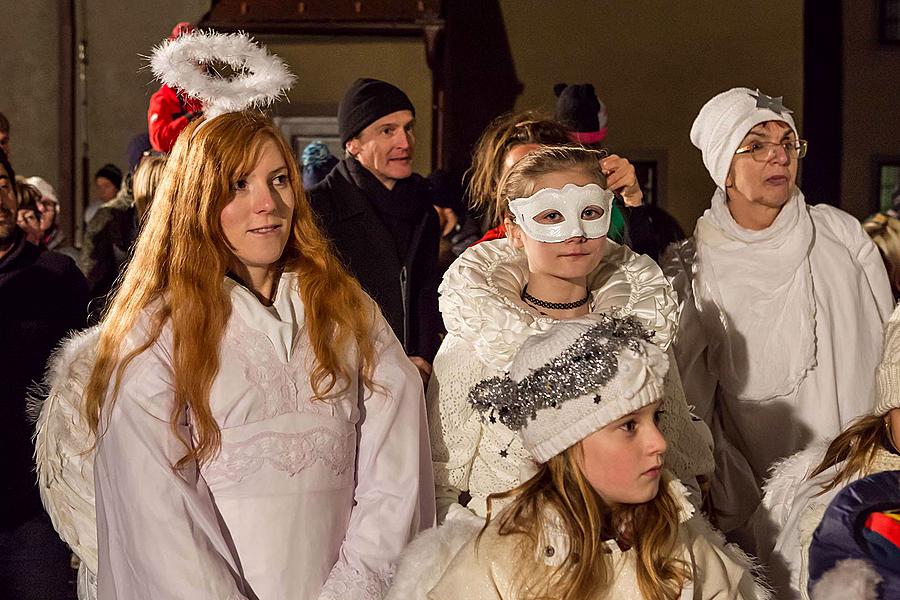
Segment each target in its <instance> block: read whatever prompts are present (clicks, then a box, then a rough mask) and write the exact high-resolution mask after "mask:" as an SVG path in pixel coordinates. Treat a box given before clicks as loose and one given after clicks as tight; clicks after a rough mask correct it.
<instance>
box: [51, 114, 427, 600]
mask: <svg viewBox="0 0 900 600" xmlns="http://www.w3.org/2000/svg"><path fill="white" fill-rule="evenodd" d="M54 377H58V379H57V380H56V381H53V382H51V383H53V384H54V386H53V393H51V395H50V398H49V399H48V401H47V404H45V406H44V408H43V411H42V415H41V421H40V424H39V433H38V461H39V463H40V465H41V481H42V486H41V488H42V493H43V495H44V500H45V505H46V506H47V508H48V512H49V513H50V514H51V515H52V516H53V519H54V524H55V525H56V527H57V529H58V530H59V531H60V532H61V534H62V537H63V538H64V539H66V541H69V542H70V544H72V546H73V547H74V548H75V549H76V551H77V552H79V555H80V556H82V558H83V559H84V561H85V563H86V564H87V568H88V571H89V574H90V575H93V574H94V573H96V579H97V581H98V584H99V585H98V590H97V591H98V597H99V598H101V599H104V600H107V599H109V600H112V599H115V598H147V599H150V598H153V599H156V598H192V599H198V600H199V599H210V600H212V599H216V600H222V599H228V600H239V599H257V598H258V599H260V600H263V599H270V598H271V599H274V598H297V599H302V600H331V599H334V600H336V599H337V598H340V599H342V600H344V599H358V600H380V599H381V598H382V595H383V593H384V592H385V590H386V589H387V586H388V585H389V583H390V579H391V576H392V573H393V568H394V564H395V562H396V560H397V557H398V556H399V553H400V551H401V549H402V548H403V547H404V546H405V545H406V543H407V542H408V541H409V539H410V538H411V537H412V536H413V535H415V533H416V532H417V531H418V530H419V529H420V528H424V527H428V526H429V525H430V524H431V523H433V521H434V505H433V496H432V490H433V483H432V478H431V469H430V460H429V458H430V457H429V452H428V443H427V441H426V439H425V435H426V434H427V432H426V427H425V424H424V423H425V415H424V409H423V401H424V398H423V397H422V391H421V380H420V378H419V376H418V374H417V372H416V369H415V367H413V366H412V364H411V363H410V362H409V360H408V359H407V358H406V356H405V354H404V352H403V349H402V347H401V346H400V344H399V342H398V341H397V338H396V337H395V336H394V335H393V333H392V332H391V329H390V327H389V326H388V325H387V323H386V322H385V320H384V318H383V317H382V316H381V315H380V313H379V311H378V310H377V307H376V305H375V304H374V303H373V302H372V300H371V299H370V298H369V297H368V296H366V295H365V294H364V292H363V291H362V289H361V288H360V287H359V284H358V283H356V281H355V280H353V279H352V278H351V277H350V276H349V275H348V274H347V273H346V271H345V270H344V269H343V268H342V267H341V266H340V263H339V262H338V260H337V258H336V257H335V256H334V254H333V253H332V251H331V249H330V246H329V244H328V242H327V240H326V239H325V238H324V237H323V236H322V234H321V233H320V231H319V230H318V228H317V226H316V224H315V219H314V217H313V214H312V211H311V209H310V207H309V205H308V203H307V201H306V198H305V196H304V194H303V191H302V187H301V179H300V174H299V171H298V168H297V164H296V161H295V160H294V158H293V156H292V154H291V150H290V146H289V145H288V144H287V143H286V142H285V141H284V139H283V138H282V137H281V135H280V134H279V133H278V131H277V129H276V128H275V127H274V125H273V124H272V122H271V121H270V120H269V119H268V118H266V117H264V116H263V115H261V114H259V113H252V112H232V113H226V114H223V115H220V116H217V117H213V118H208V119H205V120H198V121H195V122H194V123H192V124H191V125H189V126H188V128H187V129H186V130H185V132H184V133H183V134H182V135H181V137H180V138H179V140H178V142H177V143H176V145H175V148H174V150H173V153H172V155H171V156H170V158H169V160H168V163H167V166H166V170H165V172H164V175H163V179H162V182H161V185H160V188H159V190H158V192H157V194H156V195H155V197H154V202H153V206H152V209H151V210H150V211H149V213H148V219H147V222H146V225H145V228H144V230H143V231H142V233H141V235H140V237H139V239H138V242H137V246H136V249H135V253H134V259H133V261H132V262H131V264H130V266H129V268H128V270H127V272H126V273H125V276H124V279H123V280H122V283H121V285H120V287H119V290H118V292H117V293H116V295H115V297H114V299H113V300H112V302H111V304H110V306H109V309H108V312H107V314H106V315H105V317H104V319H103V321H102V323H101V325H100V326H99V330H93V331H91V332H90V333H88V334H87V336H86V337H85V338H83V339H79V340H76V342H73V344H71V345H70V346H68V347H67V348H66V349H64V351H63V355H62V356H61V357H60V358H58V360H57V362H56V364H55V373H54ZM82 388H83V389H82ZM82 391H83V399H82V395H81V392H82ZM82 403H83V405H82ZM79 412H82V413H83V414H86V420H87V422H86V424H85V423H84V422H83V419H82V417H81V416H80V415H79ZM94 442H95V443H94ZM79 444H80V446H79ZM84 450H88V453H87V454H84V453H83V451H84ZM76 467H77V468H78V471H75V468H76ZM86 483H87V484H88V485H85V484H86ZM91 484H93V485H91ZM94 491H95V492H96V496H94V494H93V492H94ZM75 500H77V502H75ZM94 501H96V528H95V529H93V530H92V528H91V525H93V511H94ZM388 517H389V518H388ZM94 536H96V537H94Z"/></svg>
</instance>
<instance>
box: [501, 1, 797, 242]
mask: <svg viewBox="0 0 900 600" xmlns="http://www.w3.org/2000/svg"><path fill="white" fill-rule="evenodd" d="M501 7H502V9H503V14H504V19H505V21H506V28H507V33H508V35H509V42H510V46H511V48H512V53H513V60H514V61H515V66H516V72H517V74H518V77H519V80H520V81H522V82H523V83H524V84H525V90H524V93H523V94H522V96H521V97H520V98H519V101H518V103H517V108H534V107H539V106H543V107H545V108H547V109H549V110H552V109H553V105H554V102H555V98H554V96H553V84H554V83H557V82H566V83H570V84H571V83H587V82H590V83H593V84H594V86H595V88H597V91H598V94H599V96H600V98H601V99H602V100H603V101H604V102H605V103H606V104H607V107H608V110H609V127H610V133H609V138H608V143H609V145H610V147H611V148H612V149H614V150H615V151H618V152H620V153H622V154H625V155H626V156H633V157H635V158H641V157H644V156H646V157H647V158H653V157H654V156H666V157H667V161H666V164H665V165H661V167H662V169H663V170H662V172H661V174H660V175H661V179H662V181H661V184H662V187H663V190H662V192H663V194H664V197H663V199H662V200H663V206H664V207H665V208H666V209H667V210H669V211H670V212H671V213H672V214H673V215H674V216H675V217H676V218H677V219H678V220H679V221H680V222H681V224H682V226H683V227H685V229H686V230H687V231H691V230H692V229H693V225H694V222H695V221H696V219H697V217H698V216H700V214H701V213H702V211H703V210H704V209H705V208H706V207H707V206H708V202H709V198H710V196H711V194H712V191H713V189H714V185H713V183H712V180H711V179H710V178H709V175H708V173H707V172H706V170H705V169H704V168H703V164H702V162H701V159H700V152H699V151H698V150H697V149H696V148H694V146H693V145H692V144H691V143H690V140H689V138H688V134H689V132H690V127H691V123H692V121H693V119H694V117H695V116H696V114H697V112H698V111H699V110H700V107H701V106H702V105H703V103H704V102H705V101H706V100H708V99H709V98H711V97H712V96H713V95H715V94H716V93H718V92H720V91H723V90H725V89H728V88H731V87H735V86H747V87H754V88H755V87H759V88H760V89H761V90H763V91H765V92H766V93H768V94H770V95H774V96H784V98H785V100H784V101H785V104H786V105H787V106H788V107H790V108H792V109H793V110H794V116H795V117H798V118H800V119H801V120H802V114H801V110H800V109H801V108H802V106H801V105H802V102H803V2H802V1H801V0H761V1H759V2H721V1H718V0H694V1H692V2H677V3H675V2H663V1H661V0H605V1H604V2H583V1H580V0H557V1H556V2H545V1H543V0H501Z"/></svg>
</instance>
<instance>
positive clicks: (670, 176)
mask: <svg viewBox="0 0 900 600" xmlns="http://www.w3.org/2000/svg"><path fill="white" fill-rule="evenodd" d="M870 1H871V2H874V0H870ZM83 2H84V6H85V8H86V15H87V18H86V32H87V36H88V40H89V44H88V59H89V65H88V71H87V75H88V95H87V100H88V112H87V131H88V134H89V144H90V165H91V169H92V170H96V169H97V168H98V167H99V166H100V165H102V164H103V163H105V162H114V163H116V164H119V165H123V164H124V160H125V159H124V153H125V148H126V145H127V143H128V140H129V139H130V137H131V136H132V135H133V134H134V133H137V132H139V131H142V130H143V129H144V128H145V126H146V121H145V119H146V115H145V113H146V107H147V101H148V99H149V97H150V94H151V93H152V92H153V91H154V90H155V89H156V87H157V86H156V85H155V84H153V83H151V75H150V73H149V72H148V71H146V70H141V68H142V66H143V65H144V64H145V62H144V61H143V60H142V59H141V58H140V57H139V55H141V54H147V53H148V52H149V51H150V49H151V48H152V46H153V45H154V44H155V43H158V42H159V41H160V40H162V39H163V38H165V36H166V35H167V34H168V32H169V30H170V28H171V26H172V25H173V24H174V23H175V22H177V21H179V20H196V19H198V18H199V17H200V16H201V15H202V14H203V13H204V12H205V11H206V10H207V9H208V7H209V2H208V0H160V1H157V2H133V1H129V2H121V1H118V0H83ZM500 4H501V8H502V11H503V14H504V17H505V20H506V26H507V32H508V35H509V42H510V46H511V49H512V54H513V60H514V61H515V66H516V71H517V74H518V77H519V79H520V80H521V81H522V82H523V83H524V84H525V89H524V93H523V94H522V96H521V97H520V98H519V101H518V103H517V108H526V107H537V106H543V107H545V108H548V109H552V106H553V102H554V98H553V93H552V86H553V84H554V83H556V82H559V81H566V82H568V83H582V82H592V83H594V85H595V86H596V87H597V89H598V91H599V92H600V95H601V98H602V99H603V100H604V102H606V103H607V105H608V107H609V113H610V138H609V143H610V145H611V146H612V147H613V148H614V149H615V150H617V151H620V152H621V153H623V154H627V155H630V156H634V157H637V158H641V157H648V158H653V157H662V158H663V159H664V162H663V163H662V164H661V166H662V167H663V171H662V173H661V179H662V181H661V183H662V185H663V193H664V197H663V202H664V206H665V207H666V208H668V209H669V210H671V212H672V213H673V214H674V215H675V216H676V217H677V218H678V219H679V221H680V222H681V223H682V225H683V226H685V227H686V228H688V229H691V228H692V227H693V223H694V221H695V219H696V218H697V216H699V214H700V213H701V212H702V210H703V209H704V208H705V207H706V205H707V202H708V198H709V196H710V193H711V192H712V189H713V185H712V183H711V181H710V180H709V176H708V175H707V173H706V171H705V170H704V169H703V166H702V163H701V161H700V155H699V152H698V151H697V150H696V149H695V148H694V147H693V146H692V145H691V144H690V141H689V139H688V132H689V129H690V124H691V121H692V120H693V118H694V116H695V115H696V113H697V111H698V110H699V108H700V106H701V105H702V104H703V102H704V101H705V100H707V99H708V98H710V97H711V96H712V95H713V94H715V93H716V92H719V91H721V90H723V89H726V88H728V87H731V86H734V85H747V86H750V87H756V86H758V87H760V88H761V89H762V90H763V91H766V92H767V93H769V94H773V95H783V96H784V97H785V103H786V104H787V105H788V106H789V107H791V108H793V109H794V110H795V115H796V116H797V117H798V118H801V120H802V114H800V113H801V110H800V109H801V102H802V92H803V80H802V73H803V57H802V43H803V31H802V18H803V9H802V4H803V3H802V0H779V1H775V0H764V1H760V2H755V3H737V2H718V1H715V0H694V1H693V2H691V3H689V5H688V3H677V4H676V3H670V2H662V1H660V0H606V1H604V2H584V1H580V0H558V1H556V2H545V1H544V0H501V2H500ZM846 4H849V3H846ZM673 7H676V8H673ZM860 12H862V11H860ZM56 13H57V5H56V3H55V2H53V1H52V0H30V1H29V2H18V3H15V4H14V5H13V6H12V7H10V8H8V9H7V13H6V15H5V16H6V17H8V18H4V19H2V20H0V35H2V36H3V39H4V40H5V41H4V45H5V47H7V48H16V49H17V50H16V53H15V54H14V56H15V60H8V58H7V59H4V60H3V61H2V63H0V79H2V80H3V81H4V82H5V87H4V90H3V95H2V97H0V110H2V111H4V112H6V113H7V114H8V116H9V117H10V118H11V119H12V121H13V128H14V129H13V158H14V161H15V162H14V165H15V166H16V167H17V168H19V169H20V170H21V171H22V172H25V173H44V174H45V175H47V177H48V179H50V180H51V181H53V182H54V183H56V181H55V177H56V171H57V164H58V156H57V151H56V144H57V136H58V129H59V125H58V105H57V94H56V90H57V80H58V66H57V65H58V60H57V53H58V48H57V47H56V43H57V39H58V36H57V19H58V17H57V14H56ZM860 18H862V19H865V18H868V17H867V16H865V15H860V14H857V13H856V12H853V11H849V10H847V12H846V14H845V19H848V20H854V19H860ZM269 41H270V42H271V47H272V48H273V50H275V51H276V52H278V53H279V54H283V55H284V57H285V58H286V59H287V60H288V62H289V63H290V64H291V68H292V69H293V70H294V71H295V72H296V73H297V74H298V77H299V81H298V83H297V86H296V88H295V89H294V91H292V92H291V100H292V102H294V103H297V104H298V106H299V105H301V104H320V105H322V104H325V105H328V104H330V105H332V106H336V104H337V102H338V100H339V99H340V95H341V93H342V92H343V90H344V89H345V88H346V86H347V85H348V84H349V83H350V82H351V81H352V80H353V79H355V78H356V77H359V76H374V77H380V78H384V79H387V80H389V81H392V82H394V83H396V84H397V85H399V86H400V87H402V88H403V89H405V90H406V91H407V92H408V93H409V94H410V96H411V98H412V100H413V102H414V103H415V105H416V107H417V109H418V117H419V124H418V127H417V133H418V146H419V151H418V152H417V158H416V165H415V166H416V169H417V170H418V171H420V172H423V173H425V172H427V171H428V170H429V166H430V144H431V140H430V136H431V110H430V101H431V75H430V72H429V71H428V68H427V66H426V64H425V57H424V47H423V44H422V42H421V41H420V40H419V39H403V38H382V39H375V38H364V39H360V40H356V41H346V40H344V39H343V38H314V37H310V38H299V39H298V40H297V41H295V42H291V43H289V44H288V43H285V42H284V41H274V40H269ZM845 44H847V47H848V50H850V52H849V53H848V54H849V55H848V57H847V60H848V63H847V64H846V65H845V67H846V68H847V70H848V71H850V70H853V71H856V72H859V74H860V77H863V76H864V75H865V73H864V71H865V69H862V68H860V66H859V65H862V64H866V61H868V60H870V59H877V60H887V58H888V57H885V56H882V54H883V53H882V54H879V53H877V52H876V53H874V54H873V56H869V55H865V54H860V53H859V51H858V50H856V49H854V47H853V45H852V43H851V40H845ZM8 56H9V55H7V57H8ZM873 57H874V58H873ZM891 58H892V59H896V58H897V56H896V53H894V54H892V56H891ZM894 72H897V71H896V68H895V70H894ZM863 83H864V84H865V85H864V89H866V91H867V93H866V94H857V95H856V96H859V98H855V100H854V102H852V103H851V102H848V103H847V109H848V111H849V112H850V113H851V122H853V120H856V121H867V122H869V123H871V124H872V129H873V131H872V132H869V133H866V134H865V135H856V134H854V133H853V132H848V131H847V130H849V128H846V129H845V152H846V153H847V154H848V155H849V154H850V152H849V151H850V150H853V149H854V148H855V147H856V146H855V145H857V144H859V143H861V142H859V141H858V140H861V139H866V138H867V137H869V136H887V135H891V133H892V132H895V131H897V127H896V121H894V123H895V126H893V127H881V126H880V125H876V120H875V119H872V118H871V114H872V112H873V109H872V108H871V107H870V104H872V103H875V102H877V101H878V97H879V95H883V94H884V93H887V91H888V87H887V86H884V85H880V84H879V82H878V81H864V82H863ZM483 93H485V94H489V93H490V90H489V89H486V90H484V91H483ZM869 97H870V98H872V100H870V101H869V100H867V98H869ZM864 117H866V118H864ZM880 118H882V119H884V118H893V119H896V118H897V115H896V114H893V115H884V114H882V115H881V117H880ZM879 139H881V138H879ZM895 139H896V136H895ZM78 155H79V149H77V148H76V156H78ZM863 155H865V156H863ZM868 161H869V158H868V154H866V152H865V151H860V158H859V159H858V160H856V159H850V158H848V159H847V161H846V162H845V173H844V179H845V182H846V181H847V180H848V178H852V177H854V176H855V174H856V173H857V172H862V171H864V172H866V173H867V172H868V170H869V169H870V165H869V163H868ZM860 165H862V166H861V167H860ZM865 185H867V186H868V185H869V184H868V183H866V184H865ZM851 187H852V186H850V185H846V184H845V188H846V189H850V188H851ZM869 187H870V186H869ZM868 189H869V188H868V187H867V188H866V193H867V194H868ZM845 195H846V194H845Z"/></svg>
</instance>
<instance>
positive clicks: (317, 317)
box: [85, 112, 377, 465]
mask: <svg viewBox="0 0 900 600" xmlns="http://www.w3.org/2000/svg"><path fill="white" fill-rule="evenodd" d="M269 139H271V140H273V141H274V142H275V143H276V145H277V146H278V148H279V149H280V151H281V153H282V155H283V157H284V160H285V163H286V164H287V166H288V177H289V180H290V185H291V189H292V190H293V191H294V196H295V202H294V212H293V225H292V231H291V235H290V237H289V238H288V241H287V245H286V246H285V249H284V253H283V255H282V263H283V268H284V271H285V272H294V273H297V275H298V277H297V280H298V283H299V287H300V297H301V298H302V301H303V304H304V317H305V328H306V331H307V332H308V335H309V342H310V346H311V349H312V351H313V354H314V356H315V361H314V364H313V365H311V368H310V384H311V386H312V389H313V392H314V394H315V396H316V398H317V399H324V398H327V397H328V396H329V395H331V394H334V393H337V392H339V391H342V390H344V389H346V387H347V385H349V381H350V377H351V375H352V373H353V372H355V371H356V370H357V369H361V373H362V381H363V382H364V383H365V384H366V385H369V386H371V385H372V381H371V372H372V362H373V358H374V342H373V340H372V336H371V333H372V328H373V319H374V316H375V314H376V313H377V307H376V306H375V305H374V303H373V302H372V301H371V300H370V299H369V298H368V296H366V295H365V293H363V291H362V288H361V287H360V286H359V284H358V283H357V282H356V280H355V279H353V278H352V277H351V276H350V275H349V274H348V273H347V271H346V270H345V269H344V268H343V266H342V265H341V263H340V262H339V261H338V259H337V258H336V256H335V254H334V252H333V251H332V249H331V247H330V244H329V242H328V241H327V240H326V239H325V237H324V236H323V235H322V233H321V232H320V230H319V228H318V227H317V225H316V222H315V218H314V215H313V213H312V210H311V208H310V206H309V203H308V202H307V200H306V196H305V194H304V193H303V188H302V184H301V177H300V173H299V170H298V167H297V163H296V161H295V159H294V157H293V155H292V153H291V150H290V147H289V146H288V144H287V143H286V142H285V141H284V139H283V138H282V137H281V134H280V133H279V132H278V130H277V129H275V127H274V125H273V124H272V122H271V120H270V119H268V118H267V117H265V116H263V115H261V114H258V113H251V112H240V113H227V114H224V115H220V116H218V117H215V118H213V119H210V120H208V121H203V120H198V121H195V122H194V123H192V124H191V125H189V126H188V127H187V128H186V129H185V131H184V132H183V133H182V134H181V136H179V138H178V141H177V142H176V144H175V147H174V149H173V150H172V154H171V156H170V157H169V160H168V162H167V164H166V168H165V171H164V173H163V176H162V181H161V182H160V186H159V189H158V190H157V193H156V195H155V197H154V201H153V205H152V207H151V209H150V211H149V213H148V214H147V217H146V224H145V226H144V228H143V230H142V231H141V234H140V236H139V238H138V241H137V243H136V246H135V249H134V258H133V259H132V261H131V263H130V265H129V266H128V269H127V270H126V271H125V274H124V276H123V277H122V279H121V281H120V284H119V286H118V289H117V291H116V293H115V296H114V298H113V300H112V301H111V302H110V304H109V307H108V309H107V311H106V314H105V315H104V317H103V321H102V324H101V331H100V338H99V342H98V345H97V354H96V362H95V366H94V370H93V372H92V373H91V377H90V380H89V381H88V384H87V387H86V389H85V411H86V416H87V419H88V423H89V424H90V427H91V430H92V431H93V432H94V434H95V435H98V436H99V435H102V432H98V429H99V426H100V421H101V413H102V412H103V410H104V408H106V407H108V405H112V404H113V403H114V402H115V399H116V396H117V394H118V390H119V387H120V385H121V383H122V381H121V380H122V375H123V372H124V370H125V368H126V367H127V366H128V364H129V363H130V362H131V361H132V360H133V359H134V358H135V357H136V356H138V355H139V354H141V353H142V352H144V351H145V350H146V349H147V348H149V347H150V346H151V345H152V344H153V343H155V342H156V340H157V339H158V338H159V336H160V334H161V332H162V329H163V327H164V326H166V325H167V324H168V325H169V326H170V327H171V331H172V348H171V349H170V351H171V356H172V365H171V368H172V380H173V381H172V383H173V387H174V403H173V406H172V414H171V422H172V426H173V429H174V428H175V426H176V424H177V423H178V420H179V419H180V418H181V415H183V414H184V411H185V409H187V410H189V411H190V414H191V419H192V423H193V425H194V430H195V435H196V439H195V440H194V443H193V444H189V443H187V442H188V440H184V441H185V448H186V455H185V456H184V457H183V458H182V459H181V461H179V463H178V464H179V465H181V464H184V463H185V462H186V461H189V460H194V461H197V462H200V463H202V462H205V461H208V460H209V459H210V458H212V457H213V456H215V454H216V453H217V452H218V450H219V448H220V446H221V436H220V430H219V426H218V424H217V423H216V421H215V419H214V418H213V415H212V410H211V408H210V397H209V395H210V389H211V387H212V383H213V380H214V379H215V376H216V374H217V373H218V370H219V366H220V365H219V359H218V357H219V352H218V350H219V344H220V342H221V340H222V336H223V333H224V331H225V326H226V324H227V323H228V319H229V317H230V315H231V302H230V300H229V297H228V296H227V294H226V293H225V291H224V288H223V285H222V282H223V277H224V276H225V273H226V270H227V269H228V266H229V264H230V263H231V261H232V258H233V255H232V253H231V251H230V250H229V248H228V245H227V243H226V241H225V235H224V233H223V231H222V227H221V223H220V215H221V212H222V208H223V207H224V206H225V205H226V204H227V203H228V202H230V201H231V199H232V197H233V191H232V189H233V184H234V182H235V181H236V180H237V179H240V178H241V177H243V176H244V175H246V174H247V173H249V172H250V171H251V170H252V169H253V167H254V165H255V164H256V162H257V160H258V157H259V154H260V149H261V146H262V143H263V142H264V141H266V140H269ZM144 313H148V314H149V317H150V320H149V323H150V326H149V328H148V332H147V335H146V336H145V338H143V339H141V340H139V342H138V343H137V346H136V347H134V348H133V349H131V350H130V351H128V352H127V353H125V354H124V355H122V353H121V351H120V347H122V346H123V345H124V342H125V341H126V338H127V337H128V336H130V335H132V332H133V331H134V330H135V326H136V325H137V323H138V319H139V318H141V316H142V314H144ZM348 357H350V358H349V359H348ZM354 357H358V358H359V360H358V361H356V360H354ZM110 382H112V386H111V387H112V389H110Z"/></svg>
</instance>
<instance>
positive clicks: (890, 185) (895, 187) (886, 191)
mask: <svg viewBox="0 0 900 600" xmlns="http://www.w3.org/2000/svg"><path fill="white" fill-rule="evenodd" d="M895 197H896V198H897V204H900V160H897V161H895V162H885V161H879V164H878V206H879V209H880V210H881V212H885V211H887V210H889V209H892V208H894V198H895Z"/></svg>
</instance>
